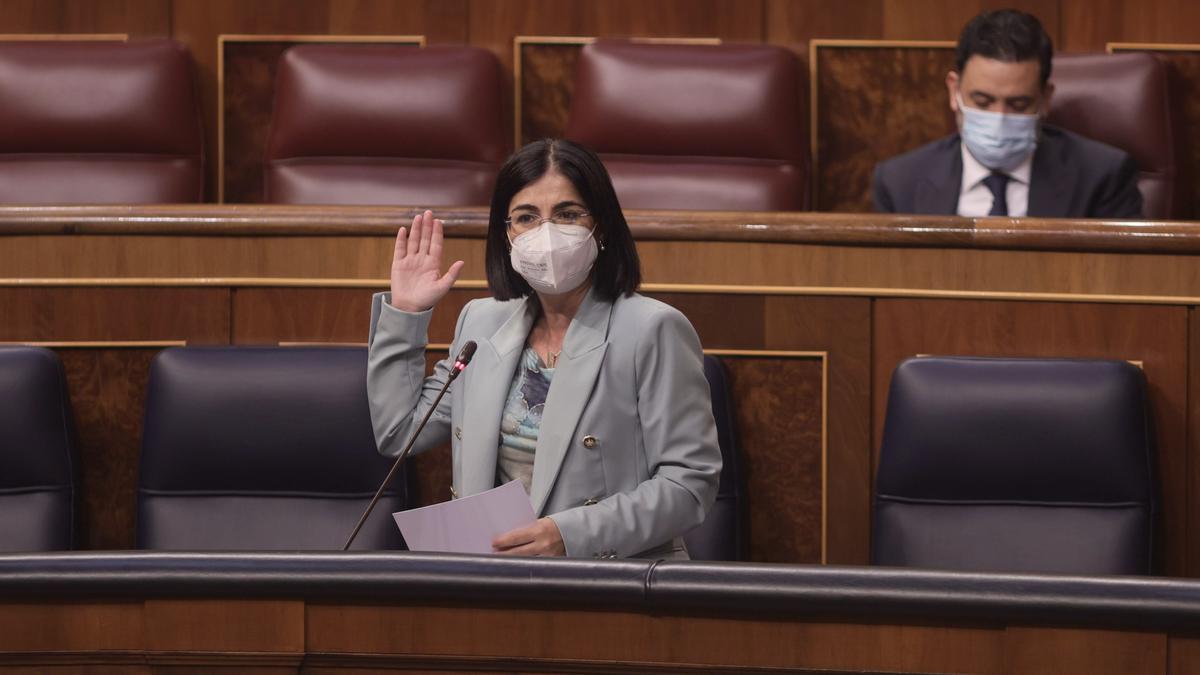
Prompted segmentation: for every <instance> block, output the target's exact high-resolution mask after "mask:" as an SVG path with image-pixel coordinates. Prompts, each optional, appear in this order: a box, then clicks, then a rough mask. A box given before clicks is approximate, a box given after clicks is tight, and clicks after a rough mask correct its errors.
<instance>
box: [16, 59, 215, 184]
mask: <svg viewBox="0 0 1200 675" xmlns="http://www.w3.org/2000/svg"><path fill="white" fill-rule="evenodd" d="M203 148H204V140H203V133H202V130H201V127H200V115H199V102H198V99H197V97H196V91H195V84H194V82H193V79H192V64H191V58H190V57H189V55H188V52H187V50H186V49H185V48H184V47H183V46H181V45H179V44H178V43H175V42H172V41H170V40H148V41H144V42H0V203H10V204H12V203H15V204H114V203H118V204H119V203H126V204H133V203H173V202H198V201H201V200H203V198H204V152H203Z"/></svg>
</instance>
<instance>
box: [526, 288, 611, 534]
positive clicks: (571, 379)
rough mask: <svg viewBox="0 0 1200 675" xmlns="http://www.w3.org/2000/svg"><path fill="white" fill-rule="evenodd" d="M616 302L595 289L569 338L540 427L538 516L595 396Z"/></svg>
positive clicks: (533, 494) (533, 491)
mask: <svg viewBox="0 0 1200 675" xmlns="http://www.w3.org/2000/svg"><path fill="white" fill-rule="evenodd" d="M612 307H613V305H612V303H610V302H606V301H604V300H600V299H599V298H597V297H596V296H595V292H594V291H591V292H589V293H588V295H587V297H586V298H585V299H584V301H583V304H582V305H581V306H580V307H579V312H578V313H576V315H575V319H574V320H573V321H572V322H571V327H570V328H569V329H567V335H566V338H565V339H564V340H563V348H562V353H561V354H560V355H559V357H558V363H557V365H556V367H555V369H554V379H553V380H552V381H551V382H550V391H549V393H548V394H547V395H546V408H545V410H544V412H543V414H542V426H541V429H539V430H538V442H537V454H536V455H535V456H534V462H533V483H532V485H531V487H530V490H529V499H530V501H532V502H533V510H534V513H536V514H537V515H538V516H541V515H542V511H543V510H544V509H545V508H546V500H547V499H548V498H549V497H550V491H551V489H552V488H553V487H554V482H555V481H556V480H557V478H558V471H559V469H560V468H562V463H563V459H564V458H565V457H566V455H567V451H568V450H569V449H570V442H571V438H572V437H573V436H574V434H575V427H576V426H578V424H579V418H580V416H582V415H583V409H584V407H585V406H587V403H588V401H589V400H590V399H591V397H592V388H593V387H594V386H595V384H596V376H597V375H599V374H600V365H601V364H602V363H603V362H604V354H605V352H606V351H607V350H608V342H607V340H608V323H609V319H610V318H611V317H612Z"/></svg>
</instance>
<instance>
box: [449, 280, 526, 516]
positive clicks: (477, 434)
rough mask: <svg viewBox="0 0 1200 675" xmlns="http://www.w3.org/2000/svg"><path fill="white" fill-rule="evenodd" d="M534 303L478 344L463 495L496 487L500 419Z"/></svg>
mask: <svg viewBox="0 0 1200 675" xmlns="http://www.w3.org/2000/svg"><path fill="white" fill-rule="evenodd" d="M535 302H536V300H533V299H530V300H528V301H526V302H525V303H524V304H523V305H521V306H520V307H519V308H518V309H517V311H515V312H513V314H512V316H511V317H509V319H508V321H505V322H504V324H503V325H502V326H500V328H499V330H497V331H496V332H495V334H493V335H492V336H491V337H490V338H488V339H486V340H483V341H482V342H481V343H480V344H479V349H478V351H477V352H476V353H475V358H474V360H473V363H472V364H471V367H470V369H469V370H468V371H467V373H468V374H469V375H472V376H473V377H471V378H470V379H468V380H467V389H466V391H465V392H463V408H464V410H463V415H462V417H461V420H462V422H461V423H462V425H463V427H465V428H464V429H463V438H462V464H461V466H462V485H460V486H459V488H460V489H459V494H461V495H462V496H464V497H465V496H467V495H473V494H476V493H479V492H483V491H485V490H490V489H492V488H493V487H495V486H496V456H497V454H498V453H499V452H500V418H501V415H503V414H504V403H505V400H506V399H507V398H508V390H509V387H510V386H511V385H512V377H513V373H515V372H516V369H517V361H518V360H520V358H521V352H522V351H523V350H522V349H521V348H522V347H523V346H524V345H525V341H526V339H527V338H528V337H529V329H530V328H532V327H533V318H534V312H535V309H536V305H535V304H534V303H535Z"/></svg>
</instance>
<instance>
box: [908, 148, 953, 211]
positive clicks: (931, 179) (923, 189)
mask: <svg viewBox="0 0 1200 675" xmlns="http://www.w3.org/2000/svg"><path fill="white" fill-rule="evenodd" d="M960 191H962V146H961V141H960V140H959V138H958V136H957V135H956V136H953V137H952V138H950V139H948V140H947V141H946V142H945V144H943V145H942V146H940V147H939V148H938V154H937V156H936V157H935V161H932V162H930V163H929V172H928V173H927V174H926V175H925V178H924V179H923V180H921V181H920V182H919V183H918V184H917V191H916V194H915V195H913V212H914V213H924V214H928V215H946V216H952V215H954V214H956V213H958V193H959V192H960Z"/></svg>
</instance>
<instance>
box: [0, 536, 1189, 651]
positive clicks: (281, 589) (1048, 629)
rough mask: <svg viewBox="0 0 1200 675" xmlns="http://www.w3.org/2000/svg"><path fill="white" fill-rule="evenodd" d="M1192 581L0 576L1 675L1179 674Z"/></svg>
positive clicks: (534, 566)
mask: <svg viewBox="0 0 1200 675" xmlns="http://www.w3.org/2000/svg"><path fill="white" fill-rule="evenodd" d="M1198 629H1200V582H1195V581H1190V580H1165V579H1136V578H1131V577H1110V578H1097V577H1065V576H1031V575H1027V576H1017V575H987V574H962V573H957V574H956V573H944V572H932V571H914V570H896V569H887V568H854V567H833V566H793V565H764V564H729V563H725V564H715V563H694V562H670V561H666V562H656V561H646V560H624V561H592V560H563V559H540V558H524V559H520V558H506V557H503V556H453V555H437V554H416V553H375V554H343V553H240V554H238V553H146V552H124V553H67V554H49V555H12V554H9V555H0V670H10V669H11V670H15V671H22V670H23V671H24V672H37V673H45V672H105V673H109V672H114V673H145V672H167V673H169V672H187V673H193V672H208V671H210V670H213V671H215V670H218V669H219V670H220V671H221V672H237V673H246V672H253V673H294V672H298V671H303V672H306V673H363V672H373V673H382V672H394V671H397V670H403V671H407V672H412V671H416V672H424V673H451V672H454V673H465V672H526V673H528V672H548V673H694V674H699V673H735V672H736V673H840V672H854V673H861V672H869V673H897V672H905V673H909V672H913V673H980V674H990V673H995V674H1008V673H1012V674H1014V675H1018V674H1019V675H1037V674H1040V673H1047V674H1049V673H1054V674H1056V675H1064V674H1072V673H1079V674H1087V675H1104V674H1106V673H1114V674H1117V673H1119V674H1121V675H1134V674H1138V675H1140V674H1151V673H1153V674H1155V675H1159V674H1161V675H1167V674H1181V673H1193V672H1197V669H1200V640H1197V639H1196V635H1197V633H1196V631H1197V630H1198Z"/></svg>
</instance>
